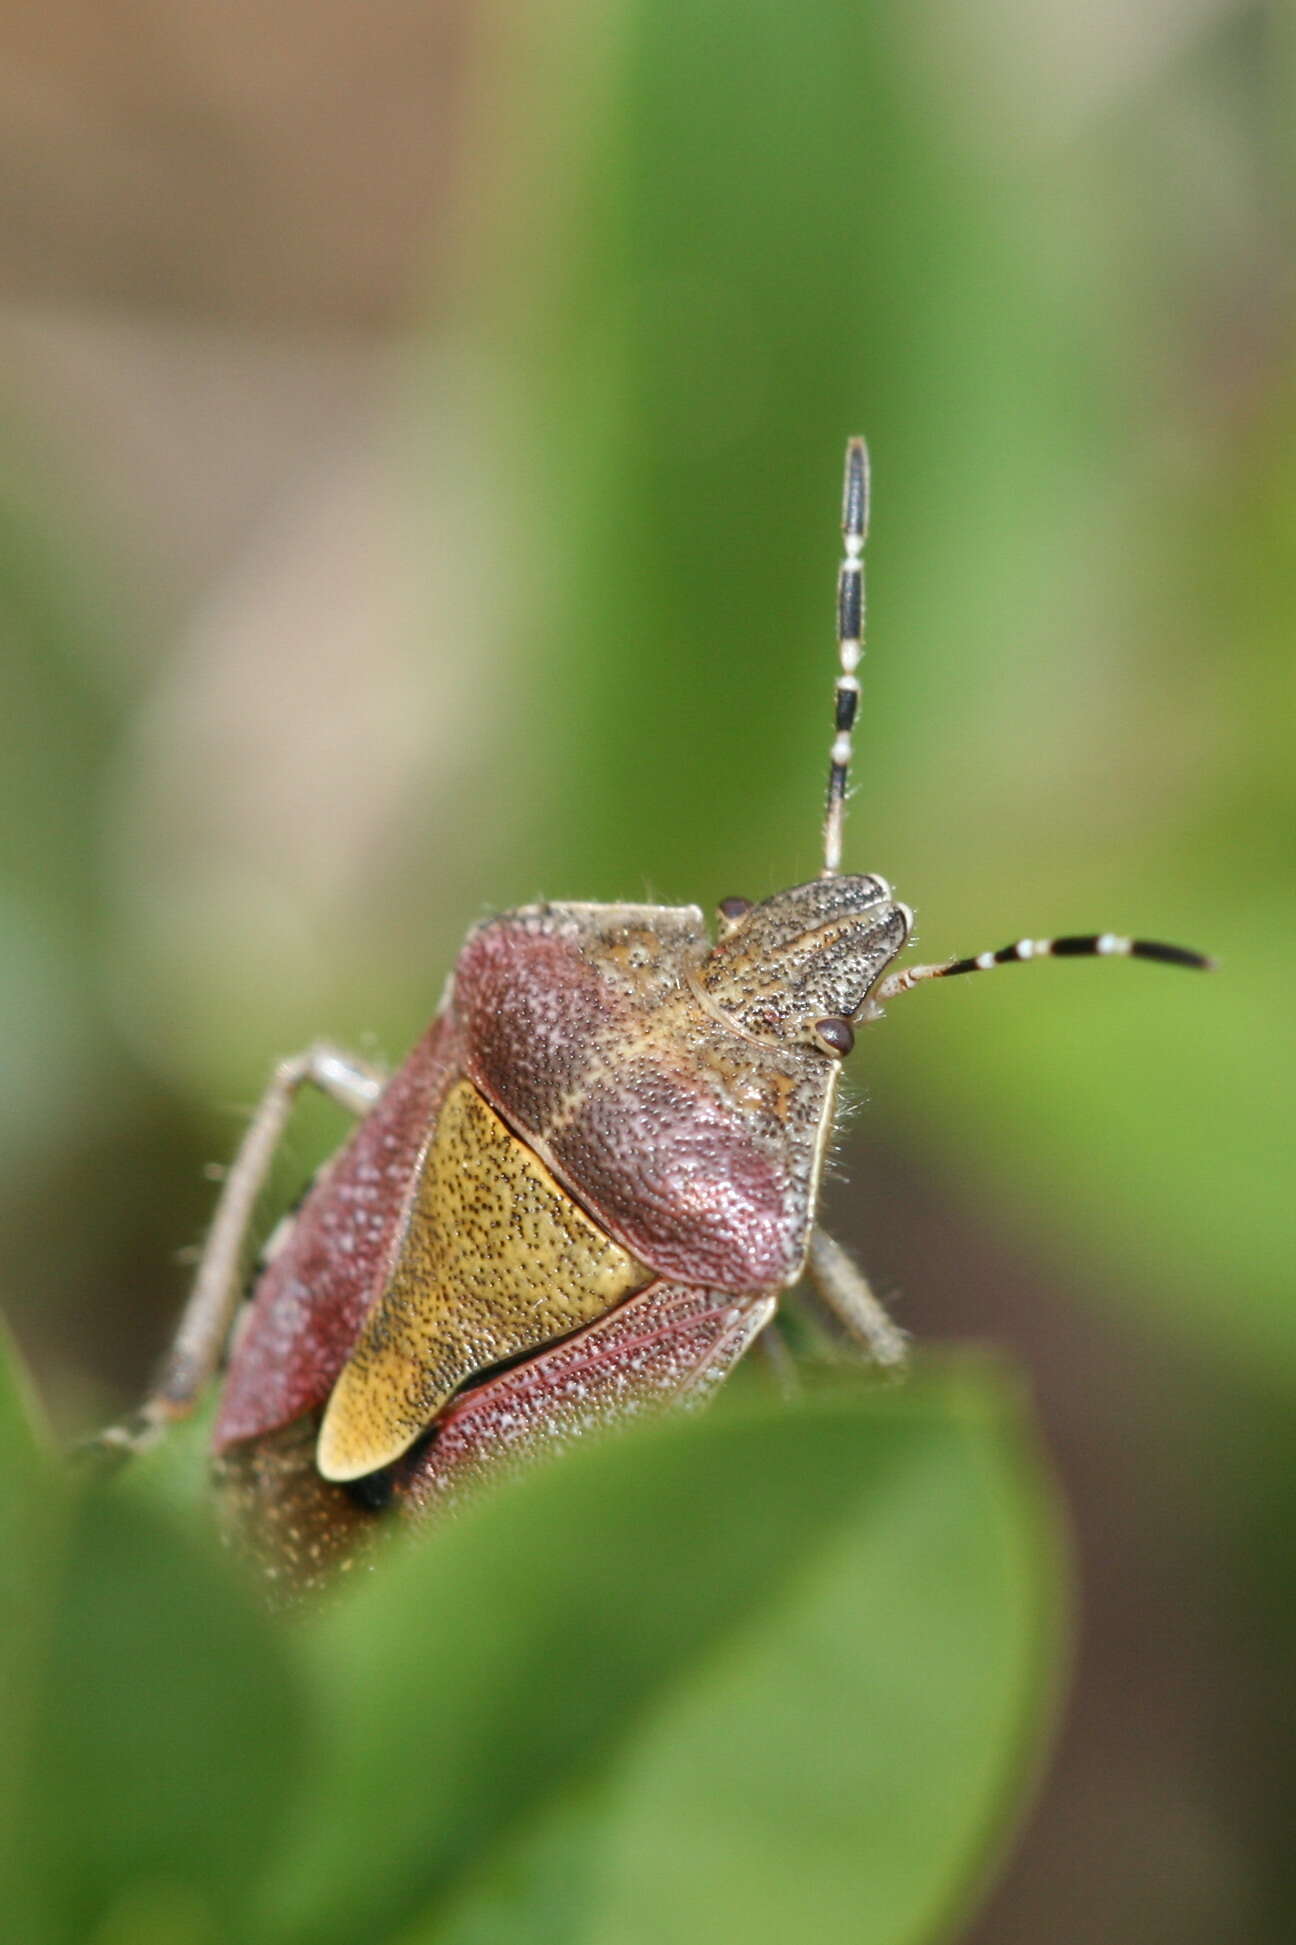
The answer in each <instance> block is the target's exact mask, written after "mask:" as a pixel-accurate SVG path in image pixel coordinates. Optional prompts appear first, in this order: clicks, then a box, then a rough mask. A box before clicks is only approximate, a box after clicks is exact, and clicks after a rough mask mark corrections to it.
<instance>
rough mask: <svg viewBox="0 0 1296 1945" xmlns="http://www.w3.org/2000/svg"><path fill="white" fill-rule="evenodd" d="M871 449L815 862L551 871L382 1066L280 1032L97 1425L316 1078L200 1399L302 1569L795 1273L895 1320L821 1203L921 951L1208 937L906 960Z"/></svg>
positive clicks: (240, 1519)
mask: <svg viewBox="0 0 1296 1945" xmlns="http://www.w3.org/2000/svg"><path fill="white" fill-rule="evenodd" d="M867 520H868V460H867V454H866V451H865V448H864V444H863V442H862V441H861V440H852V441H851V443H850V445H849V446H848V448H847V459H846V480H845V492H844V501H843V520H842V528H843V534H844V537H845V556H844V559H843V561H842V564H841V569H840V574H839V582H838V602H837V609H838V629H837V636H838V651H839V672H838V677H837V688H836V696H835V728H834V741H833V744H832V751H831V759H830V767H829V783H828V805H827V816H826V821H825V834H824V856H823V869H822V873H821V875H820V876H819V877H817V878H815V879H812V880H811V881H810V882H809V883H807V884H802V885H795V886H793V887H792V888H791V890H788V891H782V892H778V893H776V894H775V895H774V896H773V897H771V898H767V899H765V900H764V901H763V902H762V903H760V904H751V903H750V902H749V901H747V900H745V899H738V898H734V899H727V900H726V901H725V902H724V903H723V904H722V905H721V906H720V908H719V914H718V925H717V936H716V937H715V938H714V939H713V938H712V937H711V936H710V934H709V932H708V928H707V925H706V921H705V919H704V917H703V914H702V912H701V910H700V909H699V908H698V907H696V906H692V905H688V906H683V907H679V908H674V907H663V906H652V905H538V906H533V907H527V908H525V909H522V910H519V911H514V912H507V913H505V914H503V915H502V916H501V917H498V918H493V919H490V920H488V921H487V922H486V923H484V924H482V925H479V926H477V927H476V928H475V929H474V930H473V931H472V932H471V933H470V934H469V937H468V939H467V941H466V943H465V945H464V947H463V949H462V951H461V953H460V955H459V958H458V961H457V963H456V966H455V969H454V973H453V977H452V978H451V980H450V982H449V985H448V987H447V991H446V995H445V999H444V1002H443V1004H442V1007H441V1010H440V1012H439V1013H438V1014H437V1017H436V1019H435V1020H434V1021H433V1023H432V1025H431V1026H430V1027H429V1029H428V1030H427V1032H426V1033H425V1034H424V1036H423V1038H422V1039H421V1040H420V1041H419V1042H418V1043H417V1045H416V1046H415V1047H414V1049H413V1051H412V1052H411V1053H410V1054H409V1056H408V1057H407V1059H406V1060H405V1062H404V1063H403V1065H402V1066H401V1067H400V1068H399V1069H398V1070H397V1072H396V1073H395V1074H394V1075H393V1076H392V1077H391V1078H390V1079H386V1078H385V1077H384V1076H382V1075H380V1074H379V1073H377V1072H375V1071H374V1070H373V1069H372V1068H371V1067H370V1066H369V1065H367V1064H366V1063H365V1062H363V1061H359V1060H356V1059H354V1058H352V1057H351V1056H349V1055H346V1054H343V1053H341V1052H340V1051H339V1050H337V1049H335V1048H332V1047H326V1046H317V1047H314V1048H311V1049H310V1050H308V1051H307V1052H306V1053H305V1054H303V1055H301V1056H299V1057H297V1058H295V1059H292V1060H288V1061H285V1062H283V1063H281V1065H280V1066H279V1068H278V1069H277V1071H276V1073H275V1075H274V1078H273V1080H272V1083H271V1086H270V1088H269V1090H268V1092H267V1094H266V1096H265V1099H264V1101H263V1102H262V1105H261V1107H260V1109H259V1110H258V1112H257V1114H256V1116H255V1117H254V1119H253V1121H252V1123H251V1125H250V1127H249V1129H248V1132H247V1135H246V1137H245V1140H244V1142H243V1145H242V1148H241V1150H240V1152H239V1154H238V1156H237V1158H236V1160H235V1162H234V1164H233V1166H232V1168H231V1169H230V1171H229V1174H228V1176H227V1178H226V1182H225V1186H224V1190H223V1193H222V1196H221V1200H220V1203H219V1205H218V1209H217V1212H216V1217H215V1220H214V1222H213V1225H212V1230H211V1233H210V1236H209V1238H208V1241H207V1244H206V1247H205V1249H204V1252H203V1256H202V1260H201V1263H200V1266H199V1271H198V1275H197V1278H196V1280H195V1287H194V1291H193V1295H192V1297H191V1299H190V1302H189V1305H188V1307H187V1309H186V1311H185V1313H184V1316H183V1318H182V1321H181V1325H180V1329H179V1332H178V1335H177V1338H176V1341H175V1344H174V1346H173V1348H172V1351H171V1353H170V1356H169V1358H168V1360H167V1363H166V1366H165V1368H164V1370H163V1373H162V1376H161V1378H160V1381H159V1383H158V1385H157V1387H156V1389H155V1391H154V1393H153V1394H152V1396H151V1397H150V1398H149V1399H148V1400H147V1401H146V1403H145V1405H144V1407H143V1409H142V1411H141V1413H140V1414H138V1416H137V1418H136V1419H135V1420H134V1421H133V1422H132V1423H131V1424H129V1425H125V1426H120V1427H115V1428H113V1430H111V1431H110V1432H107V1433H105V1434H103V1436H102V1439H101V1445H102V1446H103V1447H104V1448H106V1449H109V1450H128V1449H131V1448H133V1447H136V1446H138V1445H139V1444H141V1443H143V1442H146V1441H147V1440H148V1439H149V1438H150V1437H152V1436H154V1435H155V1434H156V1432H157V1430H158V1429H159V1428H160V1427H161V1426H163V1425H164V1424H165V1423H166V1422H167V1421H168V1420H170V1419H172V1418H175V1417H177V1416H179V1415H181V1414H183V1413H184V1412H186V1411H187V1410H188V1409H189V1408H190V1407H191V1405H192V1404H193V1402H194V1400H195V1399H196V1398H197V1396H198V1395H199V1393H200V1391H201V1390H202V1388H203V1387H204V1385H205V1384H206V1382H207V1381H208V1379H209V1378H210V1377H211V1375H212V1374H213V1372H214V1371H215V1369H216V1366H217V1365H218V1363H219V1362H220V1359H221V1356H222V1354H223V1352H224V1349H225V1346H226V1343H227V1340H228V1339H229V1337H230V1326H231V1321H232V1319H233V1317H234V1312H235V1310H236V1308H237V1303H238V1295H239V1291H240V1287H241V1261H242V1256H243V1252H244V1247H245V1244H246V1239H247V1234H248V1230H249V1226H250V1223H251V1220H252V1214H253V1209H254V1205H255V1202H256V1198H257V1195H258V1193H259V1191H260V1189H261V1187H262V1185H263V1183H264V1181H265V1178H266V1174H267V1170H268V1168H269V1165H270V1161H271V1157H272V1155H273V1153H274V1150H275V1147H276V1145H277V1143H278V1141H279V1138H280V1136H281V1134H282V1131H283V1128H284V1124H285V1122H286V1120H287V1117H288V1114H289V1111H290V1109H291V1105H292V1101H293V1098H294V1096H295V1094H296V1092H297V1090H298V1088H299V1087H300V1086H302V1085H303V1084H304V1083H305V1082H310V1083H312V1084H313V1085H315V1086H316V1087H319V1088H321V1089H323V1091H324V1092H325V1093H327V1094H328V1095H329V1096H330V1097H331V1098H332V1099H334V1100H336V1101H338V1102H340V1103H342V1104H343V1105H344V1106H345V1107H346V1108H348V1109H350V1110H352V1111H354V1113H355V1114H356V1115H357V1116H358V1117H359V1125H358V1127H357V1129H356V1131H355V1133H354V1135H353V1136H352V1138H351V1140H350V1142H349V1143H348V1144H347V1146H346V1147H345V1148H344V1149H343V1150H342V1152H341V1153H340V1154H339V1155H338V1156H337V1157H336V1159H335V1160H334V1161H333V1162H332V1163H330V1164H329V1165H328V1166H327V1167H326V1168H325V1169H324V1170H323V1172H322V1173H321V1174H320V1176H319V1177H318V1178H317V1180H316V1181H315V1183H314V1184H313V1186H312V1188H311V1190H310V1192H309V1194H308V1195H307V1197H306V1199H305V1201H304V1202H303V1204H302V1206H301V1208H300V1210H299V1211H298V1212H297V1215H296V1217H295V1219H294V1220H293V1221H292V1223H291V1225H289V1226H287V1227H286V1228H284V1229H283V1230H282V1232H281V1233H280V1234H279V1235H278V1236H277V1237H276V1238H275V1239H272V1240H273V1247H271V1248H270V1249H268V1250H267V1252H266V1255H265V1258H264V1260H263V1266H262V1268H261V1271H260V1274H259V1277H258V1279H257V1281H256V1283H255V1286H254V1289H253V1292H252V1296H251V1299H250V1302H249V1304H248V1306H247V1308H246V1310H245V1312H244V1314H243V1316H242V1317H241V1318H240V1319H239V1320H238V1326H237V1329H236V1330H235V1333H234V1341H233V1347H232V1350H231V1352H230V1356H229V1369H228V1374H227V1377H226V1381H225V1387H224V1392H223V1395H222V1398H221V1401H220V1408H219V1412H218V1415H217V1419H216V1426H215V1435H214V1436H215V1454H216V1473H217V1479H218V1482H219V1486H220V1490H221V1492H222V1494H223V1497H224V1499H225V1502H226V1505H227V1508H228V1511H229V1513H230V1517H231V1520H232V1523H233V1525H234V1526H235V1527H236V1528H237V1530H238V1531H239V1533H240V1534H241V1535H242V1536H243V1538H244V1540H245V1541H246V1542H247V1543H248V1544H249V1545H250V1547H251V1549H252V1550H253V1552H254V1553H255V1554H257V1555H258V1556H259V1557H260V1559H261V1560H262V1561H263V1563H264V1564H265V1566H266V1567H267V1569H268V1570H269V1571H270V1572H271V1573H272V1574H274V1575H276V1576H278V1577H280V1578H281V1579H282V1580H284V1581H285V1582H287V1583H288V1584H291V1585H294V1586H302V1585H309V1584H312V1583H314V1582H316V1581H318V1580H321V1579H323V1578H324V1577H325V1576H326V1575H327V1573H328V1572H329V1571H330V1569H331V1568H332V1567H334V1566H336V1565H337V1564H338V1563H339V1562H340V1561H342V1560H343V1559H346V1558H349V1557H351V1556H352V1555H353V1554H354V1551H355V1549H356V1548H357V1546H358V1545H361V1544H363V1543H364V1541H365V1540H366V1538H367V1536H368V1535H369V1534H370V1533H371V1532H372V1531H373V1530H374V1529H375V1528H376V1526H377V1525H378V1524H379V1523H380V1522H381V1520H382V1519H383V1518H384V1517H386V1518H391V1517H399V1516H402V1515H404V1516H407V1517H410V1518H419V1517H424V1516H426V1515H427V1514H428V1513H429V1512H431V1511H433V1510H434V1509H436V1508H437V1507H438V1506H440V1505H443V1504H445V1503H446V1502H447V1501H449V1500H450V1499H452V1498H453V1497H454V1496H455V1495H457V1494H458V1493H460V1492H461V1491H463V1490H464V1488H465V1487H467V1486H468V1485H471V1484H476V1483H477V1482H478V1481H479V1480H480V1479H481V1478H482V1477H484V1476H485V1475H487V1474H489V1473H490V1472H491V1471H492V1470H495V1469H498V1468H500V1467H501V1466H505V1465H508V1464H512V1463H515V1462H517V1461H518V1460H519V1459H521V1458H525V1457H529V1456H531V1455H533V1454H535V1453H536V1452H538V1451H540V1450H542V1449H544V1448H545V1447H548V1446H552V1445H554V1444H557V1443H562V1442H564V1441H568V1440H570V1439H572V1438H574V1437H577V1436H579V1435H581V1434H582V1433H583V1432H585V1431H586V1430H587V1429H588V1428H590V1427H592V1426H596V1425H603V1424H606V1423H609V1422H611V1421H614V1420H616V1419H619V1418H622V1417H624V1416H627V1415H629V1414H631V1413H635V1412H642V1411H644V1410H647V1409H651V1408H654V1407H659V1406H662V1405H665V1404H671V1403H678V1402H687V1401H696V1400H699V1399H701V1398H703V1397H704V1396H705V1395H706V1394H707V1393H708V1392H709V1391H710V1390H711V1389H712V1388H713V1387H714V1386H715V1385H716V1384H717V1383H719V1381H720V1380H721V1379H722V1378H723V1377H724V1376H725V1375H726V1374H727V1372H728V1371H729V1370H730V1369H731V1368H732V1366H733V1365H734V1363H735V1362H736V1361H737V1359H739V1358H740V1357H741V1356H742V1354H743V1352H744V1351H745V1350H747V1348H748V1347H749V1346H750V1345H751V1344H752V1342H753V1341H754V1340H755V1339H756V1338H757V1337H758V1336H759V1335H760V1334H761V1333H762V1332H763V1331H764V1330H766V1328H767V1327H768V1326H769V1325H770V1324H771V1321H772V1319H773V1318H774V1316H775V1312H776V1309H777V1306H778V1304H779V1301H780V1297H781V1295H782V1293H784V1292H786V1291H787V1290H789V1289H790V1288H791V1287H792V1286H793V1285H795V1284H796V1283H798V1282H799V1281H800V1280H801V1278H802V1277H803V1276H807V1275H808V1276H809V1277H810V1278H812V1279H813V1281H814V1283H815V1285H816V1286H817V1289H818V1291H819V1294H820V1296H821V1298H822V1299H823V1301H824V1302H825V1303H826V1304H827V1305H828V1307H829V1308H830V1309H831V1311H832V1312H833V1313H834V1315H835V1316H836V1317H837V1318H838V1319H839V1320H840V1322H841V1324H842V1326H843V1327H844V1329H845V1330H846V1331H847V1332H848V1333H849V1334H850V1335H851V1336H852V1337H853V1338H855V1339H856V1340H858V1341H859V1342H860V1343H861V1344H862V1346H863V1347H864V1348H865V1349H866V1351H867V1352H868V1353H869V1354H870V1355H871V1357H872V1358H873V1359H874V1360H875V1361H876V1362H877V1363H878V1364H879V1365H882V1366H886V1367H891V1368H895V1367H897V1366H898V1365H899V1364H900V1363H901V1362H902V1360H903V1357H904V1340H903V1338H902V1336H901V1334H900V1333H899V1332H898V1331H897V1330H896V1328H895V1327H894V1325H893V1324H892V1323H891V1322H890V1320H889V1319H888V1317H887V1316H886V1314H885V1312H884V1311H883V1309H882V1307H881V1305H880V1304H879V1303H878V1302H877V1301H876V1299H875V1298H874V1297H873V1295H872V1294H871V1292H870V1291H869V1288H868V1285H867V1284H866V1282H865V1280H864V1278H863V1276H862V1275H861V1274H860V1272H859V1271H858V1270H857V1269H856V1267H855V1266H854V1264H853V1263H852V1262H851V1260H850V1259H849V1257H847V1255H846V1254H845V1252H844V1251H843V1250H842V1249H841V1248H840V1247H839V1246H838V1245H837V1244H835V1243H834V1242H833V1241H832V1240H831V1239H830V1238H829V1237H827V1236H826V1235H824V1234H823V1232H822V1231H821V1230H820V1229H819V1228H818V1227H817V1212H818V1203H819V1187H820V1177H821V1172H822V1166H823V1157H824V1151H825V1147H826V1145H827V1143H828V1140H829V1137H830V1134H831V1131H832V1125H833V1106H834V1096H835V1092H836V1084H837V1078H838V1071H839V1068H840V1065H841V1062H842V1060H843V1059H844V1058H845V1056H846V1055H847V1054H849V1053H850V1051H851V1048H852V1046H853V1044H854V1039H855V1029H856V1028H857V1027H858V1026H859V1025H860V1024H861V1023H862V1022H863V1021H866V1020H870V1019H872V1018H874V1017H876V1016H877V1014H878V1013H879V1011H880V1009H881V1006H882V1004H883V1003H884V1002H885V1001H886V1000H887V999H890V998H893V997H895V996H897V995H899V994H901V993H904V992H907V991H908V990H909V989H910V988H912V987H913V986H915V985H917V984H918V983H919V982H921V981H924V980H928V979H934V978H938V977H947V976H949V975H951V974H955V973H966V972H974V971H982V970H988V969H989V968H990V967H991V966H995V965H1002V964H1008V963H1013V962H1020V961H1023V960H1026V959H1031V958H1036V957H1046V956H1050V955H1052V956H1059V955H1081V954H1099V955H1106V954H1114V955H1134V956H1138V957H1143V958H1153V959H1161V960H1167V961H1170V962H1172V963H1176V964H1183V965H1202V964H1204V963H1205V961H1203V960H1202V959H1201V957H1200V955H1198V954H1196V953H1191V952H1186V951H1184V950H1182V949H1181V948H1178V947H1173V946H1163V945H1156V944H1151V943H1148V942H1146V941H1140V940H1132V939H1127V938H1123V937H1117V936H1114V935H1111V934H1093V935H1086V936H1084V937H1077V938H1065V939H1052V940H1020V941H1018V942H1017V943H1016V944H1015V945H1012V946H1007V947H1004V948H1003V949H1002V950H1001V951H999V952H993V953H982V954H979V955H977V956H975V957H973V958H967V959H956V960H950V961H947V962H944V963H942V964H939V965H926V966H914V967H910V968H908V969H907V970H902V971H896V970H893V964H894V961H895V960H896V958H897V956H898V955H899V954H900V952H901V951H902V950H903V948H904V946H905V945H906V943H907V941H908V938H909V934H910V930H911V927H912V915H911V913H910V911H909V909H908V907H907V906H905V905H903V904H900V903H899V902H898V901H897V900H896V899H895V898H894V897H893V896H892V894H891V890H890V887H889V886H888V884H887V883H886V881H885V879H883V878H880V877H875V876H872V875H855V876H850V875H844V874H843V873H842V871H841V868H840V867H841V838H842V822H843V812H844V806H845V800H846V786H847V778H848V773H849V766H850V759H851V737H852V731H853V727H854V721H855V713H856V706H857V701H858V695H859V681H858V676H857V668H858V664H859V660H860V656H861V652H862V634H863V615H864V600H863V559H862V556H863V546H864V537H865V532H866V528H867Z"/></svg>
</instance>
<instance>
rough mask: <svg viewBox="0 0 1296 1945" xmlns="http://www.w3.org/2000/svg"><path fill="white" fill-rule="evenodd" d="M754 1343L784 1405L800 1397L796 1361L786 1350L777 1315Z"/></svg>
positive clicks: (799, 1378)
mask: <svg viewBox="0 0 1296 1945" xmlns="http://www.w3.org/2000/svg"><path fill="white" fill-rule="evenodd" d="M756 1342H757V1344H758V1345H759V1347H760V1353H761V1356H762V1357H763V1358H764V1360H765V1369H766V1371H767V1372H768V1373H769V1375H770V1377H771V1378H772V1379H773V1381H774V1384H775V1386H776V1387H777V1389H778V1394H779V1397H780V1398H781V1399H782V1400H783V1402H784V1404H791V1403H793V1402H794V1401H795V1400H796V1399H798V1398H799V1397H800V1396H801V1377H800V1373H799V1372H798V1370H797V1364H796V1359H795V1358H794V1357H793V1355H792V1353H791V1351H790V1350H789V1349H788V1341H787V1339H786V1337H784V1335H783V1332H782V1331H781V1330H780V1328H779V1320H778V1316H777V1314H776V1315H774V1316H773V1317H771V1318H770V1320H769V1322H768V1323H767V1324H766V1326H765V1328H764V1330H763V1331H762V1332H761V1334H760V1336H759V1337H758V1338H757V1339H756Z"/></svg>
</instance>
